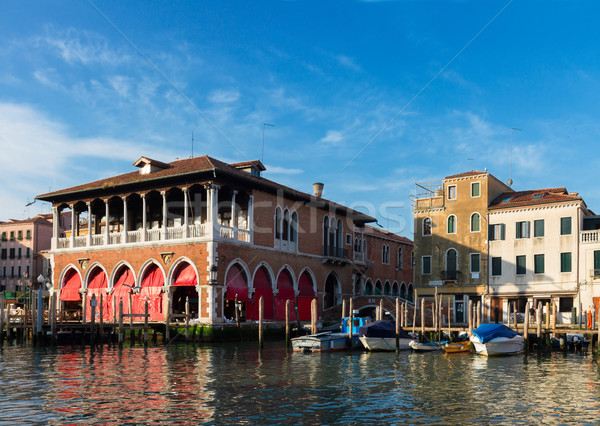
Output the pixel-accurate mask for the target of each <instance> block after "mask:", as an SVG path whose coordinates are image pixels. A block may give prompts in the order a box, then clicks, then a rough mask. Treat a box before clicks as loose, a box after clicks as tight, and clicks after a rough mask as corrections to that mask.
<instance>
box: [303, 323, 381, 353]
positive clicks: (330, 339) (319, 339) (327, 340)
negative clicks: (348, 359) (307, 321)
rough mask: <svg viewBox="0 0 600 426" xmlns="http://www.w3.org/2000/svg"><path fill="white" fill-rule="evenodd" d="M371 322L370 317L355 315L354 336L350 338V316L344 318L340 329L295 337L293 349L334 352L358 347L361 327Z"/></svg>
mask: <svg viewBox="0 0 600 426" xmlns="http://www.w3.org/2000/svg"><path fill="white" fill-rule="evenodd" d="M369 322H371V318H370V317H353V318H352V338H350V318H349V317H346V318H343V319H342V324H341V328H340V330H339V331H323V332H321V333H316V334H309V335H308V336H300V337H294V338H293V339H292V350H293V351H294V352H334V351H345V350H349V349H352V348H355V347H358V345H360V343H359V341H358V332H359V329H360V327H362V326H363V325H365V324H368V323H369Z"/></svg>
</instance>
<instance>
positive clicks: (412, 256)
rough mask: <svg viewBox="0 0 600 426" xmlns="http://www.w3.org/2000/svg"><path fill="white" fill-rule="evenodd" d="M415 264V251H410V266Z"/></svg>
mask: <svg viewBox="0 0 600 426" xmlns="http://www.w3.org/2000/svg"><path fill="white" fill-rule="evenodd" d="M414 266H415V252H414V251H411V252H410V267H411V268H413V267H414Z"/></svg>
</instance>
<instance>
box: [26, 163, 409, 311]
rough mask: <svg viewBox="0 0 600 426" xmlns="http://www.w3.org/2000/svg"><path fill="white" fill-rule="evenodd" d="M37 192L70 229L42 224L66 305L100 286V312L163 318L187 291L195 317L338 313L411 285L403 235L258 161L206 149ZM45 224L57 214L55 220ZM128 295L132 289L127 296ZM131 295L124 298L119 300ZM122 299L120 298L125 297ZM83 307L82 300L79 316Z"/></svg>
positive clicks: (405, 290)
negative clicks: (277, 175)
mask: <svg viewBox="0 0 600 426" xmlns="http://www.w3.org/2000/svg"><path fill="white" fill-rule="evenodd" d="M134 166H136V167H137V168H138V169H139V170H138V171H133V172H130V173H126V174H123V175H119V176H114V177H110V178H107V179H102V180H99V181H96V182H91V183H86V184H83V185H79V186H76V187H72V188H68V189H64V190H60V191H55V192H52V193H48V194H43V195H39V196H38V197H37V198H38V199H40V200H44V201H49V202H51V203H52V212H53V216H54V217H55V218H57V217H60V216H61V215H62V216H64V215H65V214H66V213H70V216H68V217H70V219H71V224H70V229H69V230H68V231H67V232H65V233H64V235H63V233H61V231H60V230H59V229H58V226H57V225H55V226H54V229H53V234H52V248H51V251H50V254H51V257H52V266H53V276H52V282H53V284H54V288H55V289H56V290H58V291H59V299H60V300H61V301H62V302H63V303H62V305H63V307H64V308H65V309H68V308H71V309H75V310H77V309H79V310H80V311H81V308H82V303H86V304H87V305H88V306H89V303H90V300H91V297H92V295H94V294H95V295H96V298H97V299H99V296H100V295H102V296H103V297H102V300H103V306H102V307H103V315H104V317H105V319H106V320H110V319H111V318H113V314H114V311H115V307H116V306H117V304H118V301H120V300H123V301H124V311H125V312H124V313H128V312H129V311H130V309H131V310H132V311H133V312H134V313H140V312H142V311H143V306H144V304H145V302H146V301H148V302H149V309H150V314H151V318H152V320H155V321H162V320H164V318H165V315H166V311H167V309H169V306H170V307H171V309H172V310H173V311H174V312H177V311H181V310H182V309H183V306H184V303H185V300H186V299H189V300H190V302H191V305H192V311H193V313H194V316H197V318H198V320H199V321H200V322H202V323H221V322H224V321H227V320H228V319H231V318H233V316H234V311H233V309H234V303H233V301H234V300H236V299H237V301H238V302H240V303H241V306H242V315H243V317H244V318H245V319H248V320H254V319H257V317H258V301H259V298H260V297H261V296H262V297H263V301H264V306H265V308H264V315H265V319H271V320H283V319H284V318H285V305H286V301H287V300H290V302H291V305H292V306H293V311H292V313H291V315H292V319H295V318H296V316H297V317H298V318H299V319H300V320H308V319H309V318H310V303H311V301H312V300H313V299H315V298H316V299H317V301H318V309H319V314H320V315H322V316H327V314H328V312H334V311H336V308H337V310H338V312H339V305H340V304H341V301H342V299H343V298H347V297H351V296H358V295H369V294H372V295H381V296H382V297H384V296H388V295H389V296H398V295H406V296H407V297H408V295H409V294H412V275H413V272H412V262H411V260H410V259H411V258H412V242H411V241H410V240H408V239H405V238H403V237H398V236H396V235H394V234H390V233H387V232H384V231H380V230H376V229H375V228H372V227H370V226H368V225H366V224H367V223H370V222H375V219H374V218H372V217H370V216H368V215H366V214H363V213H360V212H358V211H355V210H352V209H349V208H347V207H345V206H342V205H339V204H336V203H334V202H332V201H329V200H326V199H324V198H322V197H321V194H320V191H321V190H322V185H321V186H320V187H319V185H317V189H318V190H319V192H317V193H315V194H314V195H311V194H307V193H304V192H300V191H297V190H294V189H291V188H289V187H286V186H283V185H280V184H278V183H276V182H273V181H270V180H268V179H265V178H264V177H262V176H261V173H262V172H264V171H265V167H264V166H263V165H262V163H261V162H260V161H249V162H244V163H236V164H226V163H224V162H221V161H219V160H216V159H214V158H211V157H208V156H202V157H194V158H189V159H184V160H178V161H174V162H171V163H163V162H160V161H156V160H152V159H149V158H146V157H141V158H140V159H139V160H138V161H136V162H135V163H134ZM54 223H55V224H56V223H58V222H57V221H56V220H55V221H54ZM130 295H131V296H130ZM130 299H131V302H129V300H130ZM130 303H131V306H129V305H130ZM89 311H90V310H89V309H87V312H88V315H89Z"/></svg>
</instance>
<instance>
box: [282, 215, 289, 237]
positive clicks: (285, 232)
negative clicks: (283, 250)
mask: <svg viewBox="0 0 600 426" xmlns="http://www.w3.org/2000/svg"><path fill="white" fill-rule="evenodd" d="M289 235H290V212H289V211H288V209H285V211H284V212H283V232H282V237H281V239H282V240H284V241H288V240H289Z"/></svg>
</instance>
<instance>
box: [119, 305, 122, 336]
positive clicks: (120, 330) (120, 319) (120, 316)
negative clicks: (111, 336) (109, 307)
mask: <svg viewBox="0 0 600 426" xmlns="http://www.w3.org/2000/svg"><path fill="white" fill-rule="evenodd" d="M122 344H123V300H119V345H122Z"/></svg>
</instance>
